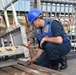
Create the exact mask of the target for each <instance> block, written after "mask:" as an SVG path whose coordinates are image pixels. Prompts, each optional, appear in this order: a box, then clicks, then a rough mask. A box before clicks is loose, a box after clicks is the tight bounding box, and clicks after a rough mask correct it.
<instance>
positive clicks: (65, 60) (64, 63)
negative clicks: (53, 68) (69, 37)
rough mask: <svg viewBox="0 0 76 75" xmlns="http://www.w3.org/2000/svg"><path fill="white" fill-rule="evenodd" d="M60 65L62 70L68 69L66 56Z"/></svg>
mask: <svg viewBox="0 0 76 75" xmlns="http://www.w3.org/2000/svg"><path fill="white" fill-rule="evenodd" d="M60 64H61V66H60V69H61V70H63V69H65V68H67V59H66V56H64V57H62V58H61V59H60Z"/></svg>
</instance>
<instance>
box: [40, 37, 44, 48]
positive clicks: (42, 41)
mask: <svg viewBox="0 0 76 75" xmlns="http://www.w3.org/2000/svg"><path fill="white" fill-rule="evenodd" d="M44 42H45V37H44V38H43V39H42V40H41V42H40V47H41V48H42V44H43V43H44Z"/></svg>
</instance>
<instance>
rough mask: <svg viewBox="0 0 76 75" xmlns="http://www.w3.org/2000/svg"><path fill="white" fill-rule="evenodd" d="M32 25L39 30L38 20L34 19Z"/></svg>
mask: <svg viewBox="0 0 76 75" xmlns="http://www.w3.org/2000/svg"><path fill="white" fill-rule="evenodd" d="M33 25H34V26H35V27H36V28H39V27H40V20H39V18H37V19H35V20H34V21H33Z"/></svg>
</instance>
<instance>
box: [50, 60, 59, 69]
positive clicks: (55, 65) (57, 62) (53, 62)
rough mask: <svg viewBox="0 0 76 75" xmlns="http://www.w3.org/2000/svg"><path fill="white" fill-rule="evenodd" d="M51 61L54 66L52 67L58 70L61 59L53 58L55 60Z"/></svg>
mask: <svg viewBox="0 0 76 75" xmlns="http://www.w3.org/2000/svg"><path fill="white" fill-rule="evenodd" d="M51 62H52V67H51V69H53V70H58V67H59V59H57V60H53V61H51Z"/></svg>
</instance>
